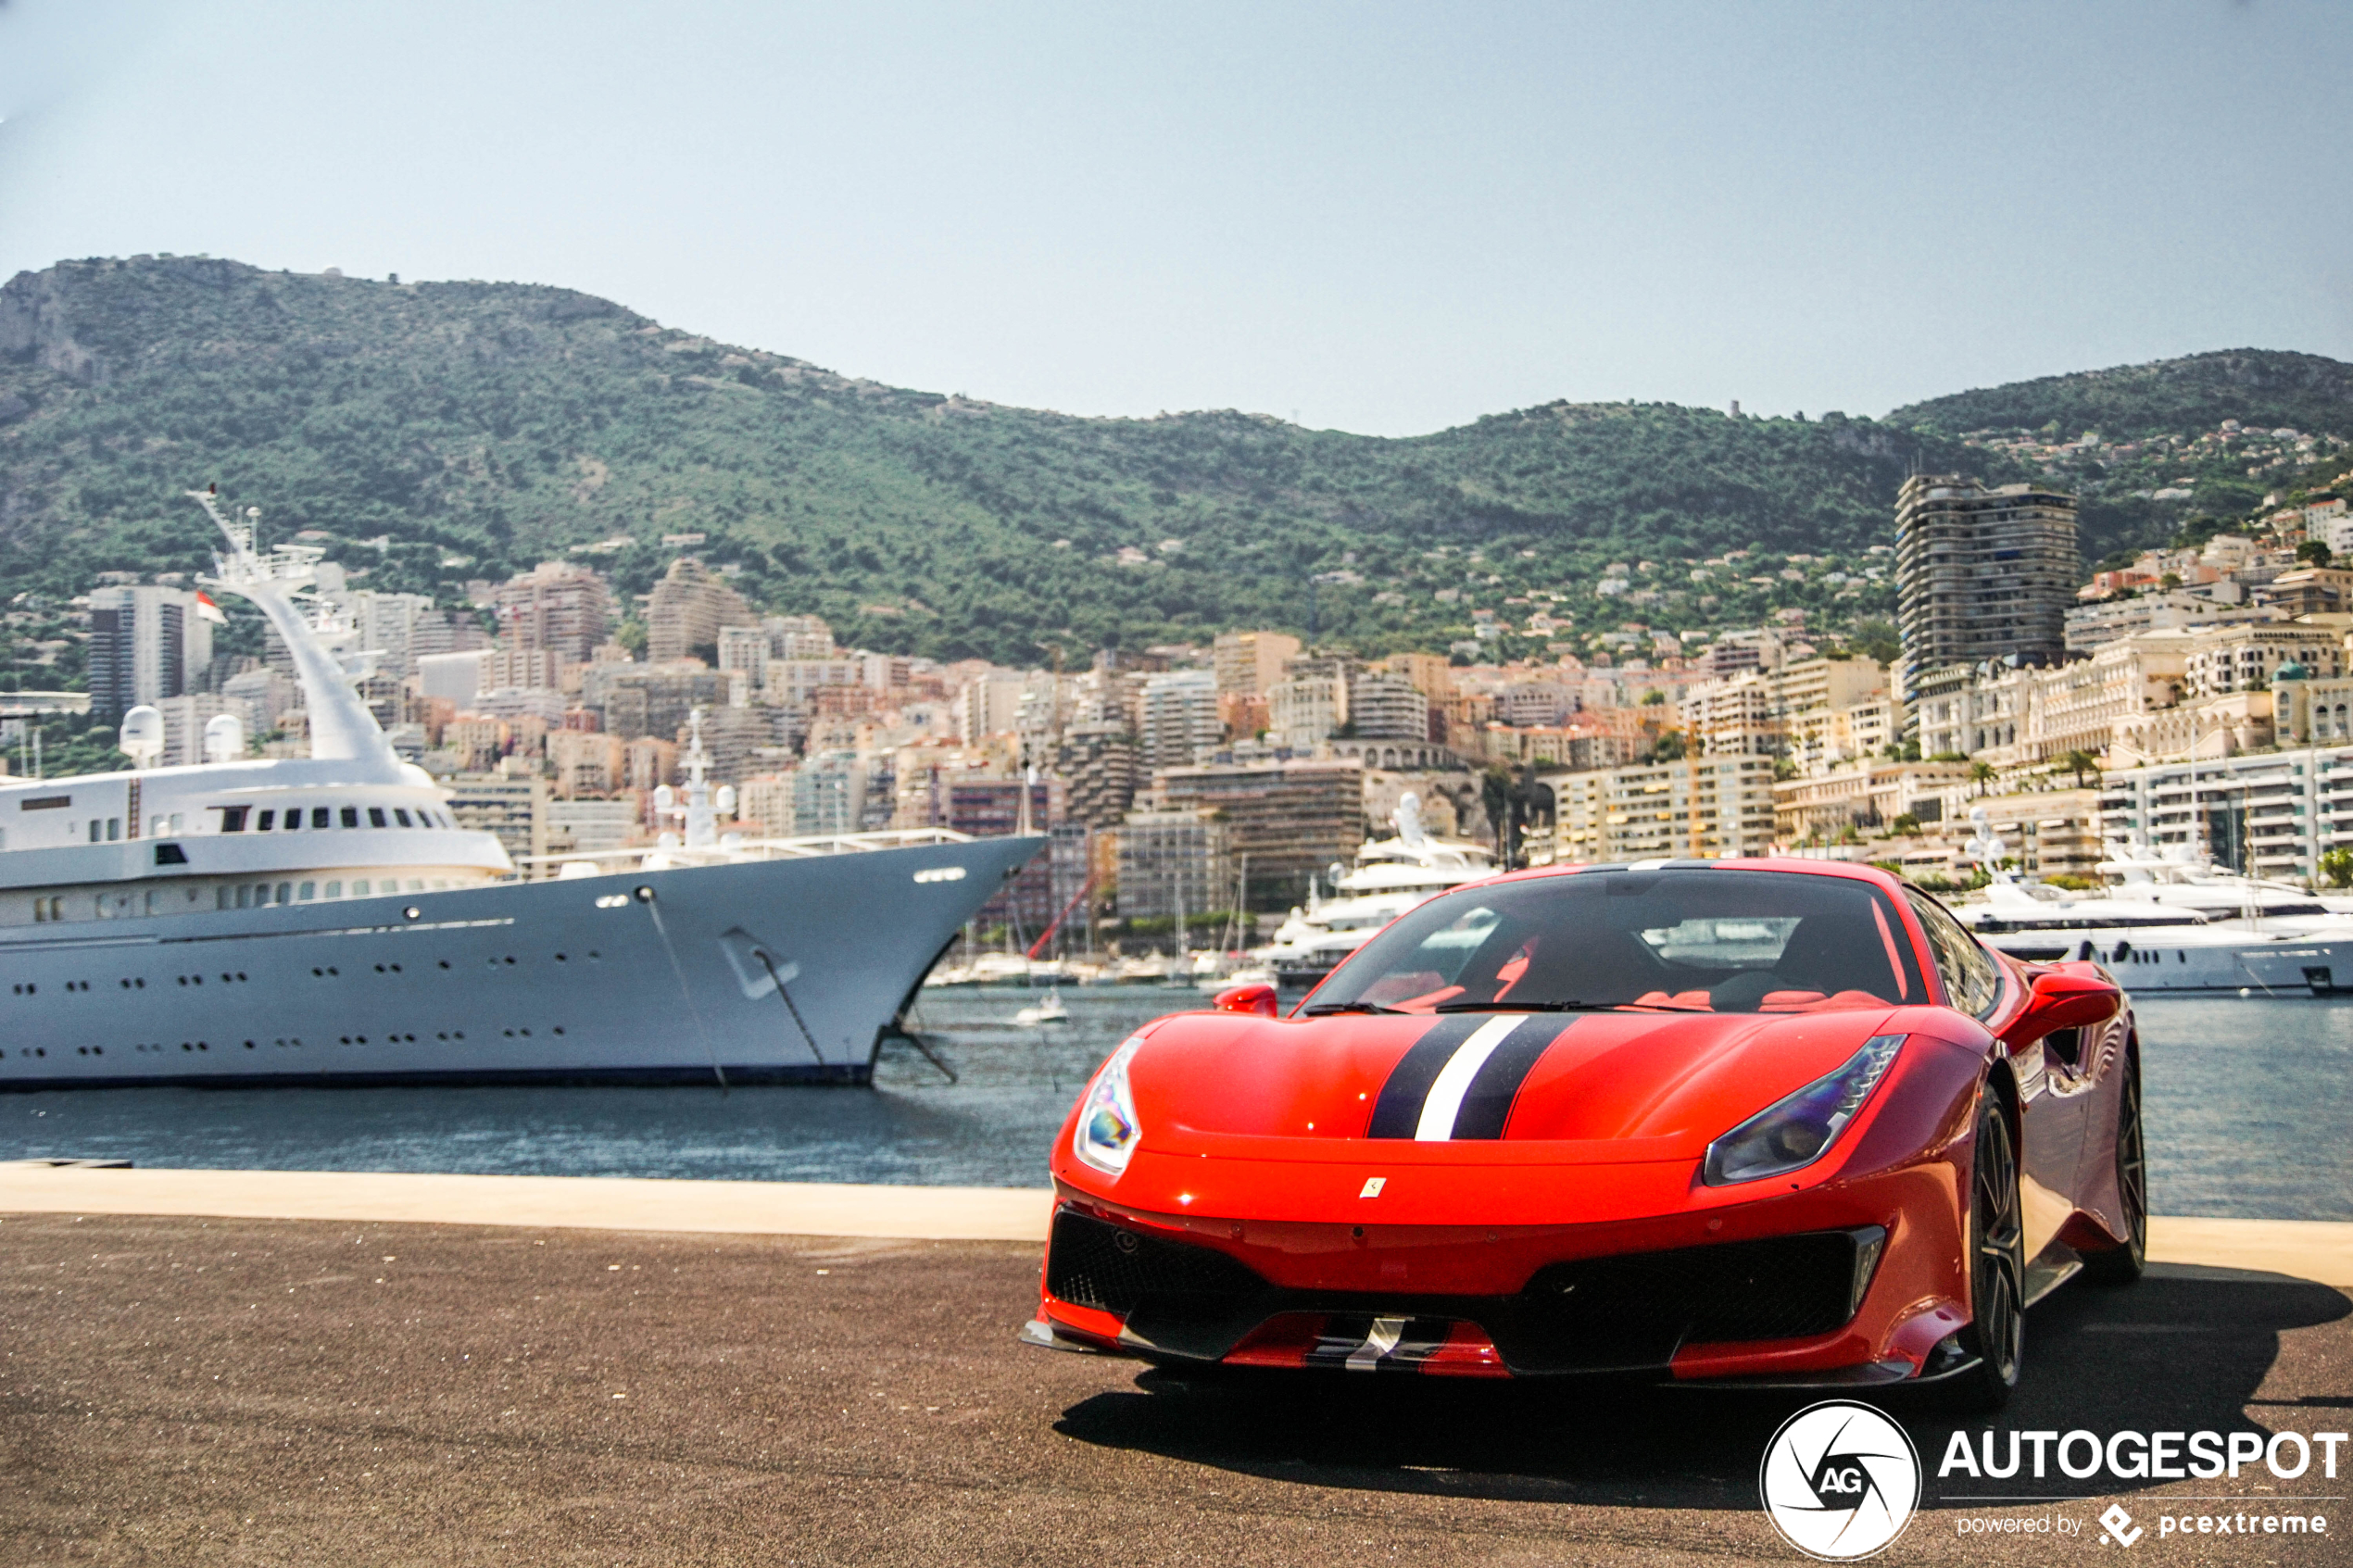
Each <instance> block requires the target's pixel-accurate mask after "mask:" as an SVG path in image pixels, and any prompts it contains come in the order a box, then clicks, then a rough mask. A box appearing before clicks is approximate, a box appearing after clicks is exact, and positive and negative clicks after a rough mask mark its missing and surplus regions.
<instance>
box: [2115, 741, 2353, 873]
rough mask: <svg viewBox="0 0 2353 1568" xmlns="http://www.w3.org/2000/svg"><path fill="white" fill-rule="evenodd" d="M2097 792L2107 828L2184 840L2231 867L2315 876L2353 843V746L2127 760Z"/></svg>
mask: <svg viewBox="0 0 2353 1568" xmlns="http://www.w3.org/2000/svg"><path fill="white" fill-rule="evenodd" d="M2099 796H2100V820H2101V823H2102V827H2103V830H2104V831H2105V832H2106V834H2108V837H2110V838H2123V837H2128V836H2131V835H2134V834H2137V835H2139V837H2140V838H2141V839H2142V840H2144V841H2145V842H2146V843H2148V844H2152V845H2155V846H2156V847H2158V848H2160V849H2162V848H2164V847H2168V846H2172V845H2179V846H2184V847H2189V848H2190V849H2191V850H2193V851H2194V852H2197V853H2203V854H2205V855H2208V856H2210V857H2211V858H2212V859H2214V860H2216V861H2217V862H2219V863H2221V864H2222V865H2225V866H2228V867H2230V868H2232V869H2233V870H2234V871H2246V872H2254V873H2256V874H2258V875H2262V876H2275V877H2283V878H2286V879H2289V880H2295V881H2301V880H2305V879H2317V878H2318V877H2319V875H2320V866H2321V857H2322V855H2324V854H2326V853H2327V852H2328V851H2329V850H2331V849H2335V848H2341V847H2353V747H2347V746H2332V747H2328V748H2325V749H2322V748H2309V749H2304V750H2296V751H2275V752H2269V753H2264V754H2259V755H2255V756H2237V757H2218V758H2212V759H2196V760H2189V761H2173V762H2165V763H2159V764H2154V765H2150V766H2146V767H2138V768H2120V769H2117V770H2116V771H2111V772H2109V773H2107V774H2105V775H2103V776H2102V777H2101V779H2100V787H2099Z"/></svg>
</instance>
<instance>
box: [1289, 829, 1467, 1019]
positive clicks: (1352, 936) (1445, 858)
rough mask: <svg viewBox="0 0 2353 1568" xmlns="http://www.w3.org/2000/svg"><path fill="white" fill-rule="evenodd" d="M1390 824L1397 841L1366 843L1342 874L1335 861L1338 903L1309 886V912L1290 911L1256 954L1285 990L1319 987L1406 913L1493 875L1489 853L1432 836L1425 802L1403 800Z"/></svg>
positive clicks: (1334, 872)
mask: <svg viewBox="0 0 2353 1568" xmlns="http://www.w3.org/2000/svg"><path fill="white" fill-rule="evenodd" d="M1391 823H1392V825H1393V826H1394V827H1395V828H1396V829H1397V834H1396V836H1395V837H1393V838H1385V839H1379V840H1371V839H1368V840H1366V842H1365V846H1364V847H1362V848H1361V849H1359V850H1358V851H1357V852H1356V864H1355V865H1354V866H1353V868H1351V869H1349V870H1346V871H1342V870H1341V869H1340V866H1339V864H1338V863H1337V862H1334V864H1333V867H1332V872H1333V876H1332V886H1333V892H1334V895H1335V896H1334V897H1330V898H1324V897H1319V896H1318V895H1317V893H1316V892H1315V888H1314V887H1313V886H1312V885H1311V886H1310V888H1309V890H1308V897H1307V903H1306V905H1305V907H1303V908H1295V909H1292V910H1291V911H1290V916H1289V917H1288V918H1287V919H1286V920H1285V921H1284V922H1283V923H1282V924H1281V926H1279V927H1278V928H1277V930H1276V932H1275V939H1274V941H1273V942H1272V943H1271V944H1270V945H1268V946H1267V947H1262V948H1260V949H1259V950H1258V951H1256V952H1255V953H1253V954H1252V958H1253V959H1254V960H1257V961H1258V962H1260V963H1263V964H1265V965H1266V966H1267V967H1269V968H1271V969H1272V970H1273V971H1274V972H1275V975H1276V977H1277V980H1278V981H1279V982H1280V983H1281V984H1283V985H1313V984H1315V982H1316V981H1319V980H1321V979H1322V978H1323V977H1324V976H1325V975H1327V974H1329V973H1330V972H1332V971H1333V970H1334V969H1335V968H1337V967H1338V966H1339V964H1340V960H1342V959H1344V958H1346V957H1348V955H1349V954H1351V953H1353V952H1354V951H1355V950H1356V949H1357V948H1359V947H1363V946H1364V945H1365V943H1366V942H1369V941H1370V940H1372V937H1373V934H1374V933H1375V932H1377V931H1378V930H1380V928H1381V927H1383V926H1385V925H1387V924H1388V923H1389V922H1390V921H1393V920H1395V919H1396V918H1397V917H1398V916H1399V915H1402V914H1403V913H1404V912H1405V911H1406V910H1408V909H1413V908H1414V907H1415V906H1416V905H1418V904H1420V903H1422V902H1424V901H1425V900H1427V899H1429V898H1432V897H1436V896H1437V895H1439V894H1441V893H1443V892H1445V891H1446V890H1447V889H1448V888H1450V887H1460V886H1461V885H1462V884H1465V883H1466V882H1477V881H1478V879H1479V878H1481V877H1485V876H1492V875H1494V874H1495V860H1494V857H1493V856H1492V855H1491V854H1490V853H1489V852H1488V851H1487V849H1486V848H1485V847H1483V846H1481V845H1477V844H1467V843H1462V842H1458V841H1453V840H1447V839H1438V838H1432V837H1430V836H1429V834H1428V831H1427V830H1426V829H1425V828H1424V827H1423V825H1422V814H1421V799H1420V797H1418V796H1416V795H1415V794H1413V793H1412V792H1411V791H1408V792H1407V793H1406V794H1405V795H1404V796H1403V797H1401V798H1400V799H1399V801H1398V803H1397V811H1396V814H1395V815H1394V816H1393V817H1392V818H1391Z"/></svg>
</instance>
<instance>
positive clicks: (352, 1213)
mask: <svg viewBox="0 0 2353 1568" xmlns="http://www.w3.org/2000/svg"><path fill="white" fill-rule="evenodd" d="M1051 1197H1052V1195H1051V1193H1049V1192H1048V1191H1047V1190H1046V1189H1044V1188H1042V1187H928V1186H852V1185H847V1184H834V1183H826V1182H696V1181H663V1180H654V1179H648V1178H645V1177H636V1176H458V1175H435V1174H409V1173H373V1172H354V1171H170V1170H155V1169H149V1170H106V1169H96V1168H90V1167H75V1166H55V1165H49V1164H45V1163H44V1162H42V1161H39V1160H26V1161H22V1162H19V1163H15V1164H0V1213H19V1214H154V1215H182V1216H203V1217H208V1218H216V1219H243V1220H363V1221H367V1222H370V1223H403V1224H437V1225H525V1226H530V1225H545V1226H555V1227H559V1228H564V1229H581V1230H611V1231H686V1232H693V1231H709V1232H725V1233H730V1234H735V1235H749V1236H872V1237H879V1238H901V1239H907V1240H924V1241H1020V1242H1032V1243H1037V1242H1043V1241H1044V1240H1045V1239H1046V1223H1047V1218H1048V1214H1049V1211H1050V1210H1051ZM2149 1258H2150V1261H2153V1262H2161V1263H2195V1264H2200V1265H2204V1266H2206V1267H2208V1268H2226V1269H2250V1270H2258V1271H2261V1272H2264V1273H2280V1274H2289V1275H2293V1276H2295V1277H2296V1278H2299V1279H2309V1280H2312V1281H2314V1282H2316V1283H2318V1284H2322V1285H2332V1286H2353V1223H2341V1222H2335V1221H2321V1220H2204V1219H2178V1218H2165V1217H2159V1218H2157V1219H2153V1220H2151V1221H2150V1222H2149Z"/></svg>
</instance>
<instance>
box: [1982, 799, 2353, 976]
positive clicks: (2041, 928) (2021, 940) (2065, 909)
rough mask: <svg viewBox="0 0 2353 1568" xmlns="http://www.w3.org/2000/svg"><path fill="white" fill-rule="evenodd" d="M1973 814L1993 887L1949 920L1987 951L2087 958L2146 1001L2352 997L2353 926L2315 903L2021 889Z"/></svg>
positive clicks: (2121, 891) (2046, 959)
mask: <svg viewBox="0 0 2353 1568" xmlns="http://www.w3.org/2000/svg"><path fill="white" fill-rule="evenodd" d="M1972 815H1973V816H1975V817H1976V818H1978V819H1979V822H1978V832H1977V836H1976V837H1975V838H1973V839H1971V840H1970V842H1969V846H1968V847H1967V848H1966V850H1965V853H1968V854H1969V856H1970V857H1971V858H1972V859H1977V860H1978V862H1979V864H1981V865H1983V866H1985V867H1986V868H1987V869H1988V871H1989V872H1990V873H1991V874H1992V875H1993V878H1994V880H1993V882H1992V883H1991V884H1988V885H1987V887H1986V888H1985V890H1984V893H1983V896H1982V900H1980V901H1976V902H1970V903H1963V904H1960V905H1958V906H1957V907H1956V908H1955V909H1954V911H1953V912H1954V913H1955V914H1956V915H1957V916H1958V917H1959V918H1960V920H1961V921H1962V922H1963V923H1964V924H1966V925H1968V926H1969V928H1970V929H1971V930H1972V931H1974V932H1976V933H1977V935H1979V936H1981V937H1982V938H1983V939H1984V941H1985V943H1986V945H1987V946H1989V947H1999V948H2000V949H2002V951H2004V952H2006V953H2008V954H2010V955H2012V956H2013V957H2016V958H2021V959H2027V960H2036V961H2042V962H2050V961H2056V960H2065V959H2078V960H2082V959H2089V960H2094V961H2095V962H2098V963H2102V964H2105V965H2107V966H2108V969H2109V970H2110V971H2111V972H2113V973H2114V974H2115V975H2116V977H2117V979H2118V980H2119V981H2120V982H2121V983H2122V984H2123V985H2124V986H2125V987H2126V988H2127V989H2129V990H2133V991H2137V992H2144V993H2146V992H2160V991H2162V992H2188V993H2205V994H2208V995H2213V994H2217V993H2221V994H2233V995H2236V994H2245V995H2249V996H2270V997H2278V996H2330V995H2334V994H2335V993H2336V992H2338V991H2339V990H2340V989H2341V990H2345V991H2348V992H2353V922H2346V921H2344V920H2342V919H2338V918H2336V917H2333V916H2330V915H2328V914H2327V912H2326V911H2325V910H2323V909H2320V908H2319V907H2318V906H2317V905H2312V906H2310V908H2311V911H2312V912H2311V913H2309V914H2289V913H2287V912H2285V911H2286V910H2288V909H2294V908H2296V904H2295V903H2294V902H2291V901H2290V900H2288V899H2285V898H2274V899H2273V900H2272V902H2271V907H2272V908H2273V909H2279V910H2280V911H2281V912H2280V913H2279V914H2276V915H2273V914H2269V913H2257V914H2254V915H2251V916H2250V914H2249V913H2248V912H2247V911H2248V910H2249V909H2257V908H2259V906H2257V905H2250V904H2245V903H2240V902H2238V901H2236V900H2235V899H2231V900H2223V899H2222V898H2221V895H2220V894H2219V892H2217V893H2210V894H2209V895H2208V897H2205V898H2203V899H2202V900H2191V899H2180V900H2175V899H2166V898H2158V897H2128V896H2125V895H2126V890H2124V889H2119V890H2117V891H2116V892H2115V893H2113V894H2111V895H2109V896H2100V895H2081V894H2074V893H2070V892H2067V891H2065V890H2063V889H2060V888H2057V887H2052V886H2049V885H2047V884H2026V883H2021V882H2020V881H2018V880H2017V878H2016V877H2015V876H2014V875H2013V874H2012V873H2011V872H2008V871H2007V870H2004V869H2002V859H2003V854H2002V846H2001V841H2000V840H1999V839H1998V838H1997V837H1995V836H1994V834H1993V833H1992V831H1991V829H1990V828H1989V827H1988V826H1987V825H1986V823H1985V822H1983V820H1982V819H1983V817H1984V813H1983V812H1982V811H1980V812H1975V813H1972ZM2131 885H2132V884H2128V887H2130V886H2131ZM2267 891H2270V892H2278V891H2280V890H2277V889H2271V890H2267ZM2285 892H2287V893H2289V894H2293V893H2294V892H2295V890H2294V889H2287V890H2285ZM2306 902H2308V903H2309V900H2307V901H2306Z"/></svg>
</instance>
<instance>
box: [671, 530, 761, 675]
mask: <svg viewBox="0 0 2353 1568" xmlns="http://www.w3.org/2000/svg"><path fill="white" fill-rule="evenodd" d="M759 624H760V612H759V611H758V610H755V609H754V608H751V605H750V604H749V602H748V601H747V600H746V599H745V598H744V596H742V595H741V594H738V593H737V592H736V590H734V589H733V588H730V587H729V586H727V584H725V583H722V582H720V581H719V580H718V579H717V578H715V577H713V576H712V575H711V570H710V569H709V568H708V567H706V566H704V565H703V563H702V562H701V561H699V560H698V559H696V558H694V557H692V556H681V557H679V558H677V559H676V560H674V561H672V562H671V563H670V570H669V571H667V572H665V573H663V574H662V579H661V582H659V583H655V584H654V591H653V594H652V596H651V597H650V598H648V601H647V604H646V658H647V659H648V661H649V662H652V663H656V664H660V663H663V662H666V661H669V660H673V659H693V658H698V657H700V658H705V659H711V661H713V662H716V660H717V649H718V646H719V632H720V629H721V628H722V627H724V626H757V625H759Z"/></svg>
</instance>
